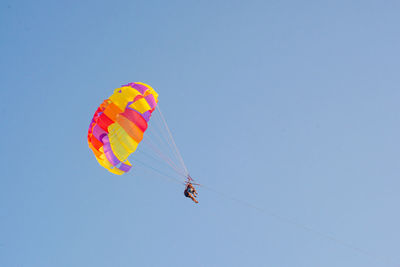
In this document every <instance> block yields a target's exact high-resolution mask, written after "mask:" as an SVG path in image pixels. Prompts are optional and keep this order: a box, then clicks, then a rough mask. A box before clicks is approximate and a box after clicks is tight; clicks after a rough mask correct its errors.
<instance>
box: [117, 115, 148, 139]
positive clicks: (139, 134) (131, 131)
mask: <svg viewBox="0 0 400 267" xmlns="http://www.w3.org/2000/svg"><path fill="white" fill-rule="evenodd" d="M117 122H118V124H119V125H121V127H122V129H124V130H125V131H126V133H127V134H128V135H129V136H130V137H131V138H132V139H133V140H135V141H136V142H137V143H139V142H140V141H142V139H143V131H141V130H140V128H139V127H137V126H136V125H135V124H134V123H133V122H131V121H130V120H128V119H127V118H125V117H124V116H118V118H117Z"/></svg>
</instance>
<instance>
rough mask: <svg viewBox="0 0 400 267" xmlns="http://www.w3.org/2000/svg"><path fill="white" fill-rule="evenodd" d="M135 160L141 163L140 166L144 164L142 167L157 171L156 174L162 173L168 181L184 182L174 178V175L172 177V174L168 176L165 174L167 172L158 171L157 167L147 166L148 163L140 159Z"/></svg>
mask: <svg viewBox="0 0 400 267" xmlns="http://www.w3.org/2000/svg"><path fill="white" fill-rule="evenodd" d="M135 161H136V162H138V163H139V164H141V165H142V166H144V167H146V168H149V169H151V170H153V171H155V172H157V173H158V174H160V175H162V176H164V177H166V178H168V180H170V181H172V182H175V183H178V184H182V185H184V184H185V183H184V182H182V181H181V180H179V179H177V178H174V177H172V176H169V175H167V174H165V173H163V172H161V171H159V170H157V169H155V168H153V167H151V166H149V165H148V164H146V163H143V162H142V161H140V160H137V159H135Z"/></svg>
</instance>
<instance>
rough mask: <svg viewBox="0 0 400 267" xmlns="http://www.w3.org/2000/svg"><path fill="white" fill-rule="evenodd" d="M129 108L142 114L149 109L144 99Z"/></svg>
mask: <svg viewBox="0 0 400 267" xmlns="http://www.w3.org/2000/svg"><path fill="white" fill-rule="evenodd" d="M129 107H131V108H133V109H134V110H137V111H139V112H140V113H142V114H143V113H145V112H146V111H148V110H150V109H151V108H150V106H149V104H148V103H147V101H146V99H145V98H141V99H139V100H137V101H136V102H134V103H132V104H130V105H129Z"/></svg>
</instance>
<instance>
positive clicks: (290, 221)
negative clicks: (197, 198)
mask: <svg viewBox="0 0 400 267" xmlns="http://www.w3.org/2000/svg"><path fill="white" fill-rule="evenodd" d="M199 186H200V187H203V188H204V189H206V190H208V191H211V192H214V193H215V194H218V195H220V196H222V197H224V198H225V199H230V200H232V201H234V202H237V203H240V204H242V205H243V206H247V207H249V208H252V209H255V210H257V211H258V212H261V213H264V214H266V215H268V216H270V217H273V218H275V219H276V220H278V221H281V222H284V223H286V224H290V225H293V226H296V227H298V228H301V229H303V230H305V231H307V232H309V233H313V234H314V235H317V236H320V237H323V238H325V239H327V240H330V241H332V242H335V243H337V244H339V245H341V246H343V247H347V248H349V249H352V250H354V251H357V252H358V253H360V254H363V255H365V256H369V257H371V258H374V259H376V260H378V261H380V262H381V263H385V265H386V266H388V265H387V264H389V265H392V266H397V267H399V266H400V265H397V264H396V265H394V263H391V262H389V260H388V259H387V258H385V257H382V256H380V255H377V254H375V253H372V252H370V251H368V250H366V249H363V248H360V247H357V246H354V245H353V244H351V243H349V242H346V241H344V240H341V239H339V238H337V237H334V236H333V235H330V234H327V233H325V232H322V231H319V230H316V229H314V228H311V227H310V226H307V225H305V224H302V223H299V222H297V221H296V220H294V219H292V218H288V217H284V216H281V215H279V214H278V213H276V212H274V211H271V210H267V209H265V208H260V207H258V206H255V205H254V204H252V203H250V202H247V201H244V200H241V199H238V198H236V197H233V196H230V195H227V194H226V193H223V192H220V191H217V190H215V189H213V188H211V187H208V186H205V185H199Z"/></svg>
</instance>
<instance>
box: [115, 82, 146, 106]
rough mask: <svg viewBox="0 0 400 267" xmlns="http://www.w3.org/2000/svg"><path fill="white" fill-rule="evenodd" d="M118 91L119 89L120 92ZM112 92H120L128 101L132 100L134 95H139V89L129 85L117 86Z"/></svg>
mask: <svg viewBox="0 0 400 267" xmlns="http://www.w3.org/2000/svg"><path fill="white" fill-rule="evenodd" d="M119 91H121V93H119ZM114 93H118V94H122V95H123V96H124V97H125V98H126V99H127V100H128V102H129V101H133V99H135V97H136V96H138V95H140V92H139V91H137V90H136V89H134V88H132V87H130V86H125V87H121V88H117V89H115V91H114ZM125 105H126V104H125Z"/></svg>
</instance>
